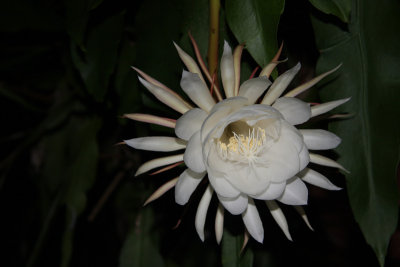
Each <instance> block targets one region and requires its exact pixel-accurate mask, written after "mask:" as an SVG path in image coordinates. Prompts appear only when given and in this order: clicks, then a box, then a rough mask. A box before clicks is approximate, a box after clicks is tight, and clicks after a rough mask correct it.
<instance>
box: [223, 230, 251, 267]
mask: <svg viewBox="0 0 400 267" xmlns="http://www.w3.org/2000/svg"><path fill="white" fill-rule="evenodd" d="M242 245H243V235H233V234H232V233H230V232H229V230H226V229H224V235H223V238H222V266H223V267H251V266H253V257H254V255H253V251H251V249H250V248H249V247H247V248H245V250H244V251H243V252H242V253H240V250H241V248H242Z"/></svg>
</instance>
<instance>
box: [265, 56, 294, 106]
mask: <svg viewBox="0 0 400 267" xmlns="http://www.w3.org/2000/svg"><path fill="white" fill-rule="evenodd" d="M300 67H301V65H300V63H297V65H296V66H294V67H293V68H291V69H290V70H288V71H286V72H285V73H283V74H282V75H280V76H278V78H276V80H275V81H274V83H273V84H272V85H271V87H270V88H269V90H268V92H267V94H266V95H265V97H264V99H263V100H262V101H261V104H265V105H271V104H272V103H274V101H275V100H276V99H278V97H280V96H281V94H282V93H283V91H285V89H286V88H287V87H288V85H289V84H290V82H291V81H292V80H293V78H294V76H296V74H297V73H298V72H299V70H300Z"/></svg>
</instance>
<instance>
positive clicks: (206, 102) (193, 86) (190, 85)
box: [181, 70, 215, 112]
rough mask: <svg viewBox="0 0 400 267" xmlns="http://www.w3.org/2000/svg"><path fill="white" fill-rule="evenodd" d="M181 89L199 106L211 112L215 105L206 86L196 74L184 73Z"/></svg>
mask: <svg viewBox="0 0 400 267" xmlns="http://www.w3.org/2000/svg"><path fill="white" fill-rule="evenodd" d="M181 87H182V89H183V91H184V92H185V93H186V94H187V95H188V96H189V97H190V99H192V101H193V102H194V103H196V105H197V106H199V107H200V108H201V109H203V110H205V111H207V112H209V111H210V110H211V109H212V108H213V106H214V105H215V101H214V99H213V98H212V96H211V94H210V91H209V90H208V88H207V86H206V84H205V83H204V82H203V81H202V80H201V79H200V77H199V75H198V74H196V73H191V72H188V71H185V70H184V71H183V72H182V79H181Z"/></svg>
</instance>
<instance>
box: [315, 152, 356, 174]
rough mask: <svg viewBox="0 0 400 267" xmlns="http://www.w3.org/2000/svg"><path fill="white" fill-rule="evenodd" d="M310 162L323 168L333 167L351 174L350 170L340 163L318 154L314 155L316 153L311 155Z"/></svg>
mask: <svg viewBox="0 0 400 267" xmlns="http://www.w3.org/2000/svg"><path fill="white" fill-rule="evenodd" d="M310 162H312V163H315V164H319V165H322V166H328V167H333V168H339V169H341V170H343V171H345V172H349V171H348V170H346V169H345V168H344V167H343V166H342V165H340V164H339V163H337V162H336V161H334V160H332V159H330V158H327V157H324V156H321V155H318V154H314V153H310Z"/></svg>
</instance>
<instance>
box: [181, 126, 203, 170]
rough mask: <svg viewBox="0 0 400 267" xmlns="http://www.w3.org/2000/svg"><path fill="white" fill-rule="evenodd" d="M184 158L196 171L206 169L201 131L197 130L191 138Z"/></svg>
mask: <svg viewBox="0 0 400 267" xmlns="http://www.w3.org/2000/svg"><path fill="white" fill-rule="evenodd" d="M183 160H184V161H185V164H186V165H187V166H188V167H189V168H190V169H191V170H192V171H194V172H204V171H205V170H206V166H205V165H204V161H203V153H202V144H201V140H200V132H196V133H195V134H194V135H193V136H192V137H191V138H190V139H189V142H188V144H187V147H186V150H185V154H184V156H183Z"/></svg>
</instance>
